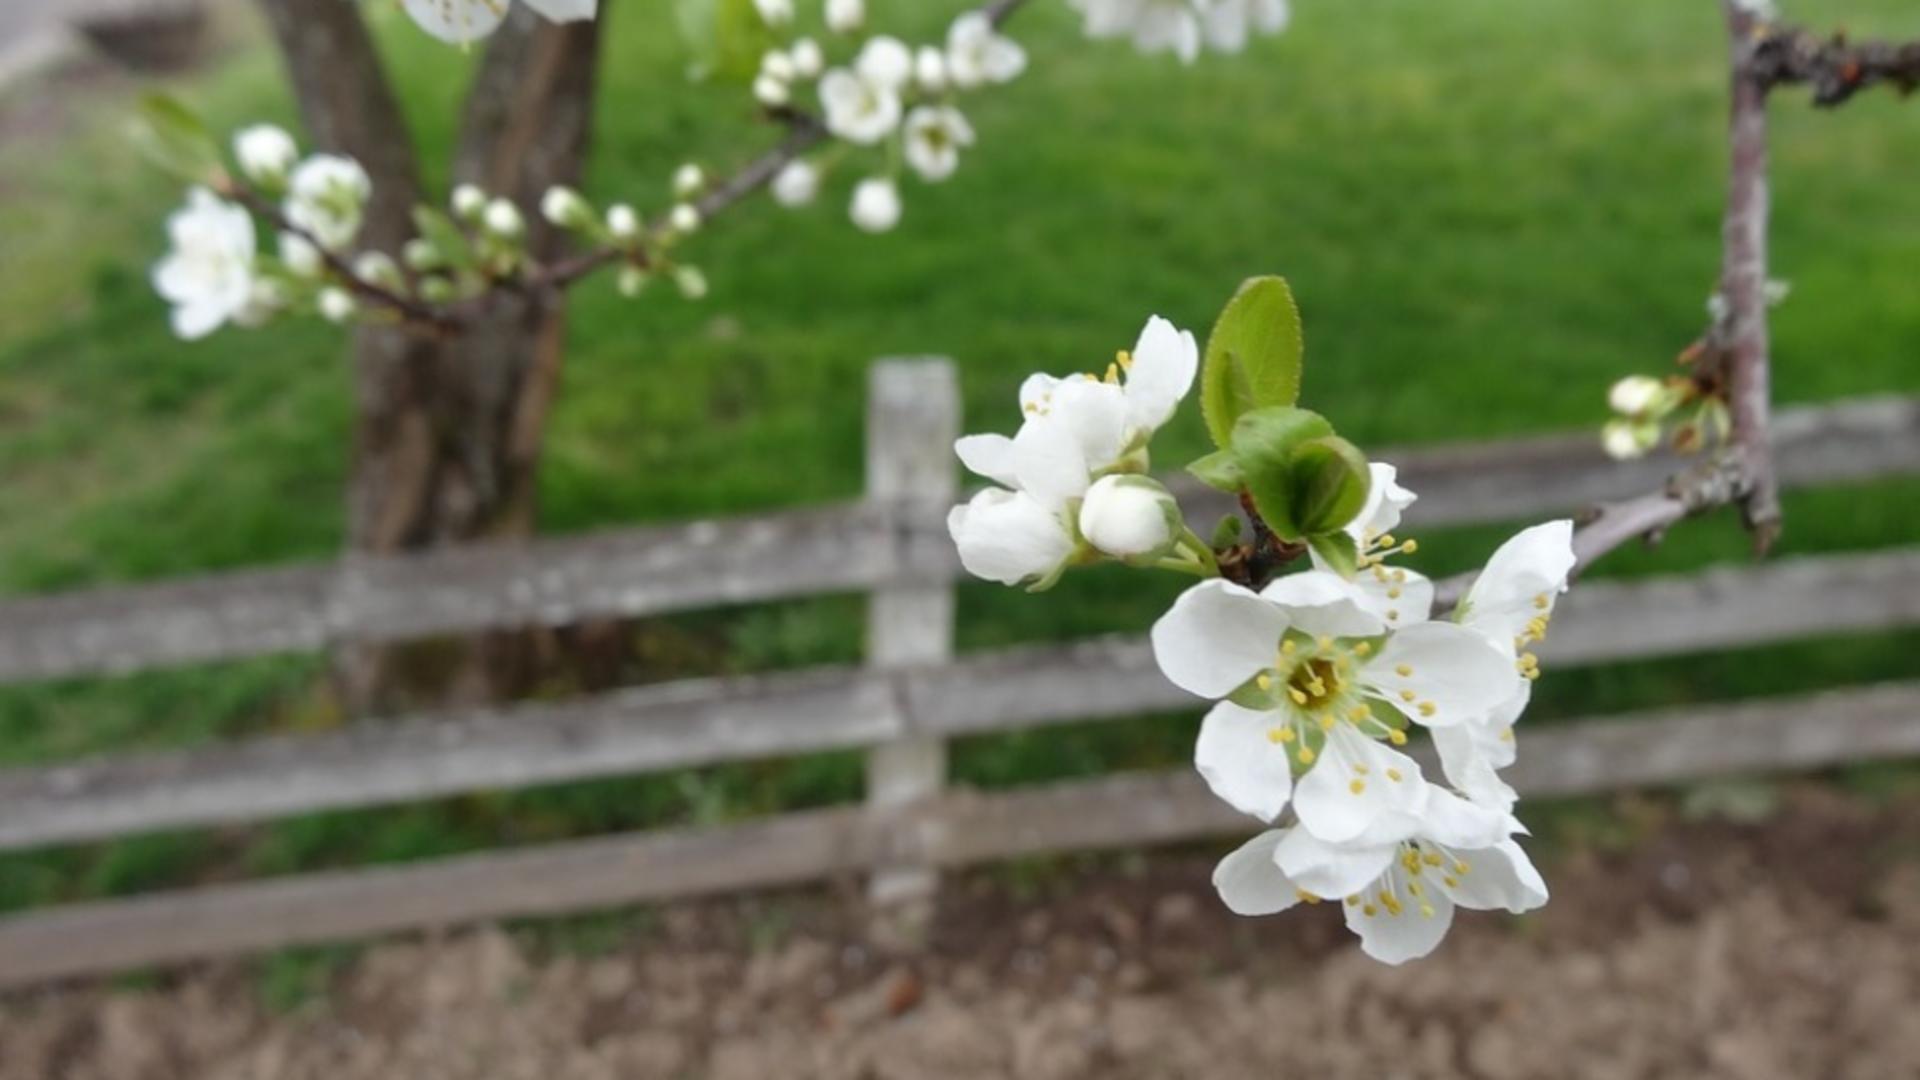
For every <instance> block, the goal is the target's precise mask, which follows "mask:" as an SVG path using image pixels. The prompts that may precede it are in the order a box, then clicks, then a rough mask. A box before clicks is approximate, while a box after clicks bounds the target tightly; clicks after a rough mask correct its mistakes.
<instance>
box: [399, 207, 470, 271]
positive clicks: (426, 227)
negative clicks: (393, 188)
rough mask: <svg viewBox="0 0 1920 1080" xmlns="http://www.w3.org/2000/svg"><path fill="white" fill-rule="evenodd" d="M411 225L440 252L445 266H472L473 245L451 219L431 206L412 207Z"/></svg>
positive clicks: (466, 267)
mask: <svg viewBox="0 0 1920 1080" xmlns="http://www.w3.org/2000/svg"><path fill="white" fill-rule="evenodd" d="M413 227H414V228H415V229H417V230H419V232H420V237H421V239H423V240H425V241H426V242H427V243H429V244H432V245H433V247H434V249H435V250H436V251H438V252H439V253H440V257H441V259H443V260H445V263H446V265H447V266H450V267H453V268H455V269H459V270H466V269H470V268H472V266H473V264H474V255H473V247H472V245H470V244H469V243H468V242H467V234H466V233H463V232H461V231H460V226H458V225H455V224H454V223H453V219H452V218H450V217H448V216H447V215H445V214H443V213H441V212H440V211H438V210H436V209H434V208H433V207H431V206H415V207H414V208H413Z"/></svg>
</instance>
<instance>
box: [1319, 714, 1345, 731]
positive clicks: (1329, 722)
mask: <svg viewBox="0 0 1920 1080" xmlns="http://www.w3.org/2000/svg"><path fill="white" fill-rule="evenodd" d="M1319 720H1320V730H1321V731H1332V730H1333V727H1334V725H1335V724H1338V723H1339V722H1340V721H1338V720H1335V719H1334V718H1333V714H1332V713H1321V714H1320V716H1319Z"/></svg>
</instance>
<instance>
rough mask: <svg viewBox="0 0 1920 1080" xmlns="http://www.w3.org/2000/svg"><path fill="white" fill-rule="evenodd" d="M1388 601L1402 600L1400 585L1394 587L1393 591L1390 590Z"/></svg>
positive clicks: (1388, 591)
mask: <svg viewBox="0 0 1920 1080" xmlns="http://www.w3.org/2000/svg"><path fill="white" fill-rule="evenodd" d="M1387 599H1389V600H1398V599H1400V587H1399V586H1398V585H1396V586H1394V587H1393V588H1391V589H1388V590H1387Z"/></svg>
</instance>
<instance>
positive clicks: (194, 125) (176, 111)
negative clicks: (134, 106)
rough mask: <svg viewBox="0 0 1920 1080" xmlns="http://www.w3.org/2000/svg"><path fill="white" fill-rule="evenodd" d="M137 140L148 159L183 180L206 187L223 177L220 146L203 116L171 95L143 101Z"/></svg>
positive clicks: (151, 96)
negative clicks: (208, 128) (202, 119)
mask: <svg viewBox="0 0 1920 1080" xmlns="http://www.w3.org/2000/svg"><path fill="white" fill-rule="evenodd" d="M133 138H134V143H135V145H136V147H137V148H138V149H139V150H140V152H141V153H142V154H144V155H146V157H147V159H148V160H150V161H152V162H153V164H155V165H157V166H159V167H160V168H161V169H164V170H165V171H166V172H168V173H170V174H172V175H173V176H174V177H176V178H178V179H180V180H184V181H186V182H188V183H194V184H204V183H208V182H210V181H211V180H212V179H213V178H214V177H216V176H218V175H219V174H220V171H221V168H222V166H221V159H220V144H219V143H218V142H216V141H215V140H214V137H213V133H212V132H210V131H208V130H207V126H206V124H204V123H202V122H201V120H200V117H199V115H198V114H196V113H195V112H194V111H193V110H192V109H189V108H188V107H187V106H186V105H185V104H184V103H182V102H181V101H180V99H178V98H175V97H173V96H171V95H168V94H161V93H153V94H147V95H145V96H143V97H142V98H141V99H140V108H139V113H138V118H137V119H136V120H135V121H134V124H133Z"/></svg>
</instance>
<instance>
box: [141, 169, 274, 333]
mask: <svg viewBox="0 0 1920 1080" xmlns="http://www.w3.org/2000/svg"><path fill="white" fill-rule="evenodd" d="M167 238H168V239H169V241H171V243H172V249H171V250H170V251H168V253H167V255H166V257H165V258H163V259H161V260H160V262H159V263H157V264H156V265H155V266H154V268H153V287H154V291H156V292H158V293H159V294H160V295H161V297H162V298H163V299H165V300H166V301H167V302H168V303H170V304H172V305H173V332H174V333H175V334H177V335H179V336H180V337H182V338H186V339H188V340H193V339H196V338H202V337H205V336H207V335H208V334H210V333H212V332H213V331H215V330H217V329H219V328H220V326H221V324H223V323H226V322H229V321H234V320H236V319H237V318H238V317H239V315H240V314H241V312H242V311H244V310H246V308H247V306H248V305H249V303H250V302H251V301H252V298H253V280H254V275H253V259H254V232H253V218H252V217H251V216H250V215H248V213H247V212H246V210H244V209H242V208H241V207H238V206H235V205H233V204H232V203H229V202H227V201H225V200H224V199H221V198H220V197H218V196H216V195H215V194H214V193H213V192H211V191H208V190H207V189H206V188H201V187H196V188H193V189H191V190H189V191H188V192H187V205H186V206H185V207H184V208H182V209H180V210H176V211H174V213H173V214H172V216H170V217H168V218H167Z"/></svg>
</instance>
